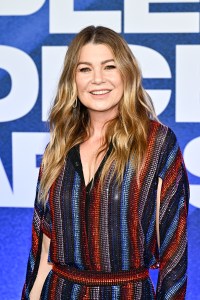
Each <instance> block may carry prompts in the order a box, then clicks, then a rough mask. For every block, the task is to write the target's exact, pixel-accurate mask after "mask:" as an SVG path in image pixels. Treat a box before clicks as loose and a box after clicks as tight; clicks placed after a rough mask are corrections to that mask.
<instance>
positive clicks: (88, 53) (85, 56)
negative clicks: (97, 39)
mask: <svg viewBox="0 0 200 300" xmlns="http://www.w3.org/2000/svg"><path fill="white" fill-rule="evenodd" d="M107 59H114V54H113V52H112V50H111V49H110V47H109V46H107V45H105V44H93V43H88V44H86V45H84V46H83V47H82V48H81V50H80V56H79V61H80V62H81V61H101V60H107Z"/></svg>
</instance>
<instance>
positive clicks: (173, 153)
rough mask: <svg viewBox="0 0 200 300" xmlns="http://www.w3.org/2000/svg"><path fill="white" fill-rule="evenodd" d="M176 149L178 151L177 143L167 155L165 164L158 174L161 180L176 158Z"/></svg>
mask: <svg viewBox="0 0 200 300" xmlns="http://www.w3.org/2000/svg"><path fill="white" fill-rule="evenodd" d="M178 149H179V146H178V143H176V144H175V145H174V148H173V149H172V150H171V152H170V153H169V155H168V159H167V161H166V164H165V166H164V168H163V170H162V172H161V173H160V174H159V177H161V178H162V179H163V178H164V177H165V173H166V172H167V170H168V169H169V167H170V166H171V164H172V163H173V161H174V159H175V157H176V153H177V151H178Z"/></svg>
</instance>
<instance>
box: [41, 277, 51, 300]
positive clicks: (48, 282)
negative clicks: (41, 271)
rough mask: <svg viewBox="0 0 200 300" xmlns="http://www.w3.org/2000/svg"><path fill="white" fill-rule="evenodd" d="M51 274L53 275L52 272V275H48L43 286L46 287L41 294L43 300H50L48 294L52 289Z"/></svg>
mask: <svg viewBox="0 0 200 300" xmlns="http://www.w3.org/2000/svg"><path fill="white" fill-rule="evenodd" d="M51 274H52V271H50V273H49V274H48V276H47V278H46V280H45V282H44V285H43V288H44V286H45V289H44V290H43V291H42V293H41V294H42V299H43V300H48V294H49V292H50V291H51V288H50V280H51Z"/></svg>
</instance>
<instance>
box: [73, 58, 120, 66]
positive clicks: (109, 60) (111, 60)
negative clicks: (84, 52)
mask: <svg viewBox="0 0 200 300" xmlns="http://www.w3.org/2000/svg"><path fill="white" fill-rule="evenodd" d="M109 62H114V59H113V58H111V59H106V60H103V61H102V62H101V65H105V64H107V63H109ZM82 64H83V65H89V66H91V65H92V64H91V63H90V62H87V61H80V62H79V63H78V65H77V66H79V65H82Z"/></svg>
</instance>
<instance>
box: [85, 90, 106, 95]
mask: <svg viewBox="0 0 200 300" xmlns="http://www.w3.org/2000/svg"><path fill="white" fill-rule="evenodd" d="M110 91H111V90H100V91H91V92H90V94H92V95H105V94H108V93H110Z"/></svg>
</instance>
